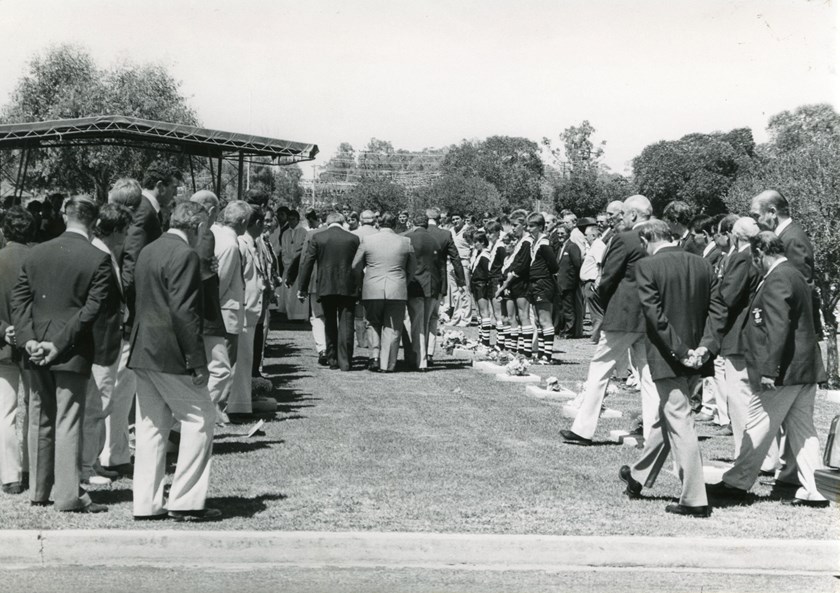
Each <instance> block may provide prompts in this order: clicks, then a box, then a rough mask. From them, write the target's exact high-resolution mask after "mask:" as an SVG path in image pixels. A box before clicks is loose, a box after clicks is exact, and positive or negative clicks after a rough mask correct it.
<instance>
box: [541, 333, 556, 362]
mask: <svg viewBox="0 0 840 593" xmlns="http://www.w3.org/2000/svg"><path fill="white" fill-rule="evenodd" d="M540 354H542V356H544V357H545V358H547V359H548V360H551V358H552V355H553V354H554V328H553V327H551V326H549V327H544V328H543V331H542V347H541V348H540Z"/></svg>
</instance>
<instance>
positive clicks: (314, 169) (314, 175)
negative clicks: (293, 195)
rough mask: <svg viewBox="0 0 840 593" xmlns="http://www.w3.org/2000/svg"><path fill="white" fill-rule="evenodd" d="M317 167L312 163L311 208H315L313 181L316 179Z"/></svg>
mask: <svg viewBox="0 0 840 593" xmlns="http://www.w3.org/2000/svg"><path fill="white" fill-rule="evenodd" d="M317 169H318V166H317V165H316V164H315V163H312V207H313V208H315V181H316V179H317V178H318V173H317Z"/></svg>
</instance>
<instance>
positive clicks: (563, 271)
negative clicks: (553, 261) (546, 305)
mask: <svg viewBox="0 0 840 593" xmlns="http://www.w3.org/2000/svg"><path fill="white" fill-rule="evenodd" d="M556 253H557V266H558V270H557V276H556V277H557V288H558V289H559V290H560V291H561V292H566V291H567V290H575V289H576V288H577V287H578V286H579V285H580V266H581V265H582V264H583V257H582V256H581V253H580V247H578V245H577V243H575V242H574V241H572V240H571V239H569V240H568V241H566V243H565V244H561V245H560V247H559V251H557V252H556Z"/></svg>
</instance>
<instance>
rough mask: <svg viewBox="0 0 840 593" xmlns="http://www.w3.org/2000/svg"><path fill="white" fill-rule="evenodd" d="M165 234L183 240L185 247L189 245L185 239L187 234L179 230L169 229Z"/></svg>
mask: <svg viewBox="0 0 840 593" xmlns="http://www.w3.org/2000/svg"><path fill="white" fill-rule="evenodd" d="M166 232H167V233H169V234H171V235H175V236H176V237H180V238H181V239H183V240H184V243H186V244H187V245H189V244H190V241H189V239H187V233H185V232H184V231H182V230H181V229H169V230H168V231H166Z"/></svg>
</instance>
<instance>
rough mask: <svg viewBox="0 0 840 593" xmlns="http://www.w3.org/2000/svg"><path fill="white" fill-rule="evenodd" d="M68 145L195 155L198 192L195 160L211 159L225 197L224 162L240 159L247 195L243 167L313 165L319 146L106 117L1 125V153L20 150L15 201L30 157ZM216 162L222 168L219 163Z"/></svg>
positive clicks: (212, 172) (218, 189)
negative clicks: (267, 161)
mask: <svg viewBox="0 0 840 593" xmlns="http://www.w3.org/2000/svg"><path fill="white" fill-rule="evenodd" d="M65 146H125V147H132V148H139V149H146V150H161V151H166V152H176V153H181V154H185V155H187V156H188V157H189V162H190V174H191V176H192V180H193V188H195V173H194V167H193V160H192V157H194V156H195V157H204V158H208V159H209V160H210V175H211V178H212V179H213V180H214V184H215V189H216V193H217V194H219V193H221V184H222V161H223V160H224V159H232V158H234V157H236V160H237V164H238V171H239V183H238V188H237V189H238V195H239V196H240V197H241V196H242V189H243V178H242V177H243V169H244V164H245V163H246V162H255V161H253V160H252V159H253V158H254V157H270V158H271V159H272V161H274V162H273V164H276V165H290V164H293V163H299V162H304V161H311V160H313V159H314V158H315V155H317V154H318V146H317V145H315V144H307V143H304V142H292V141H289V140H280V139H277V138H267V137H265V136H254V135H249V134H237V133H233V132H222V131H219V130H210V129H207V128H200V127H196V126H187V125H183V124H173V123H168V122H159V121H152V120H146V119H139V118H136V117H128V116H124V115H103V116H97V117H85V118H79V119H64V120H56V121H45V122H27V123H17V124H3V125H0V151H4V150H15V149H17V150H20V151H21V152H22V154H21V160H20V163H19V166H18V174H17V180H16V183H15V193H14V197H15V198H19V197H20V196H22V194H23V180H24V179H25V177H26V171H27V169H28V166H29V160H30V159H29V153H30V151H31V150H36V149H40V148H53V147H65ZM214 159H215V160H216V167H215V168H214V166H213V160H214Z"/></svg>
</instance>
